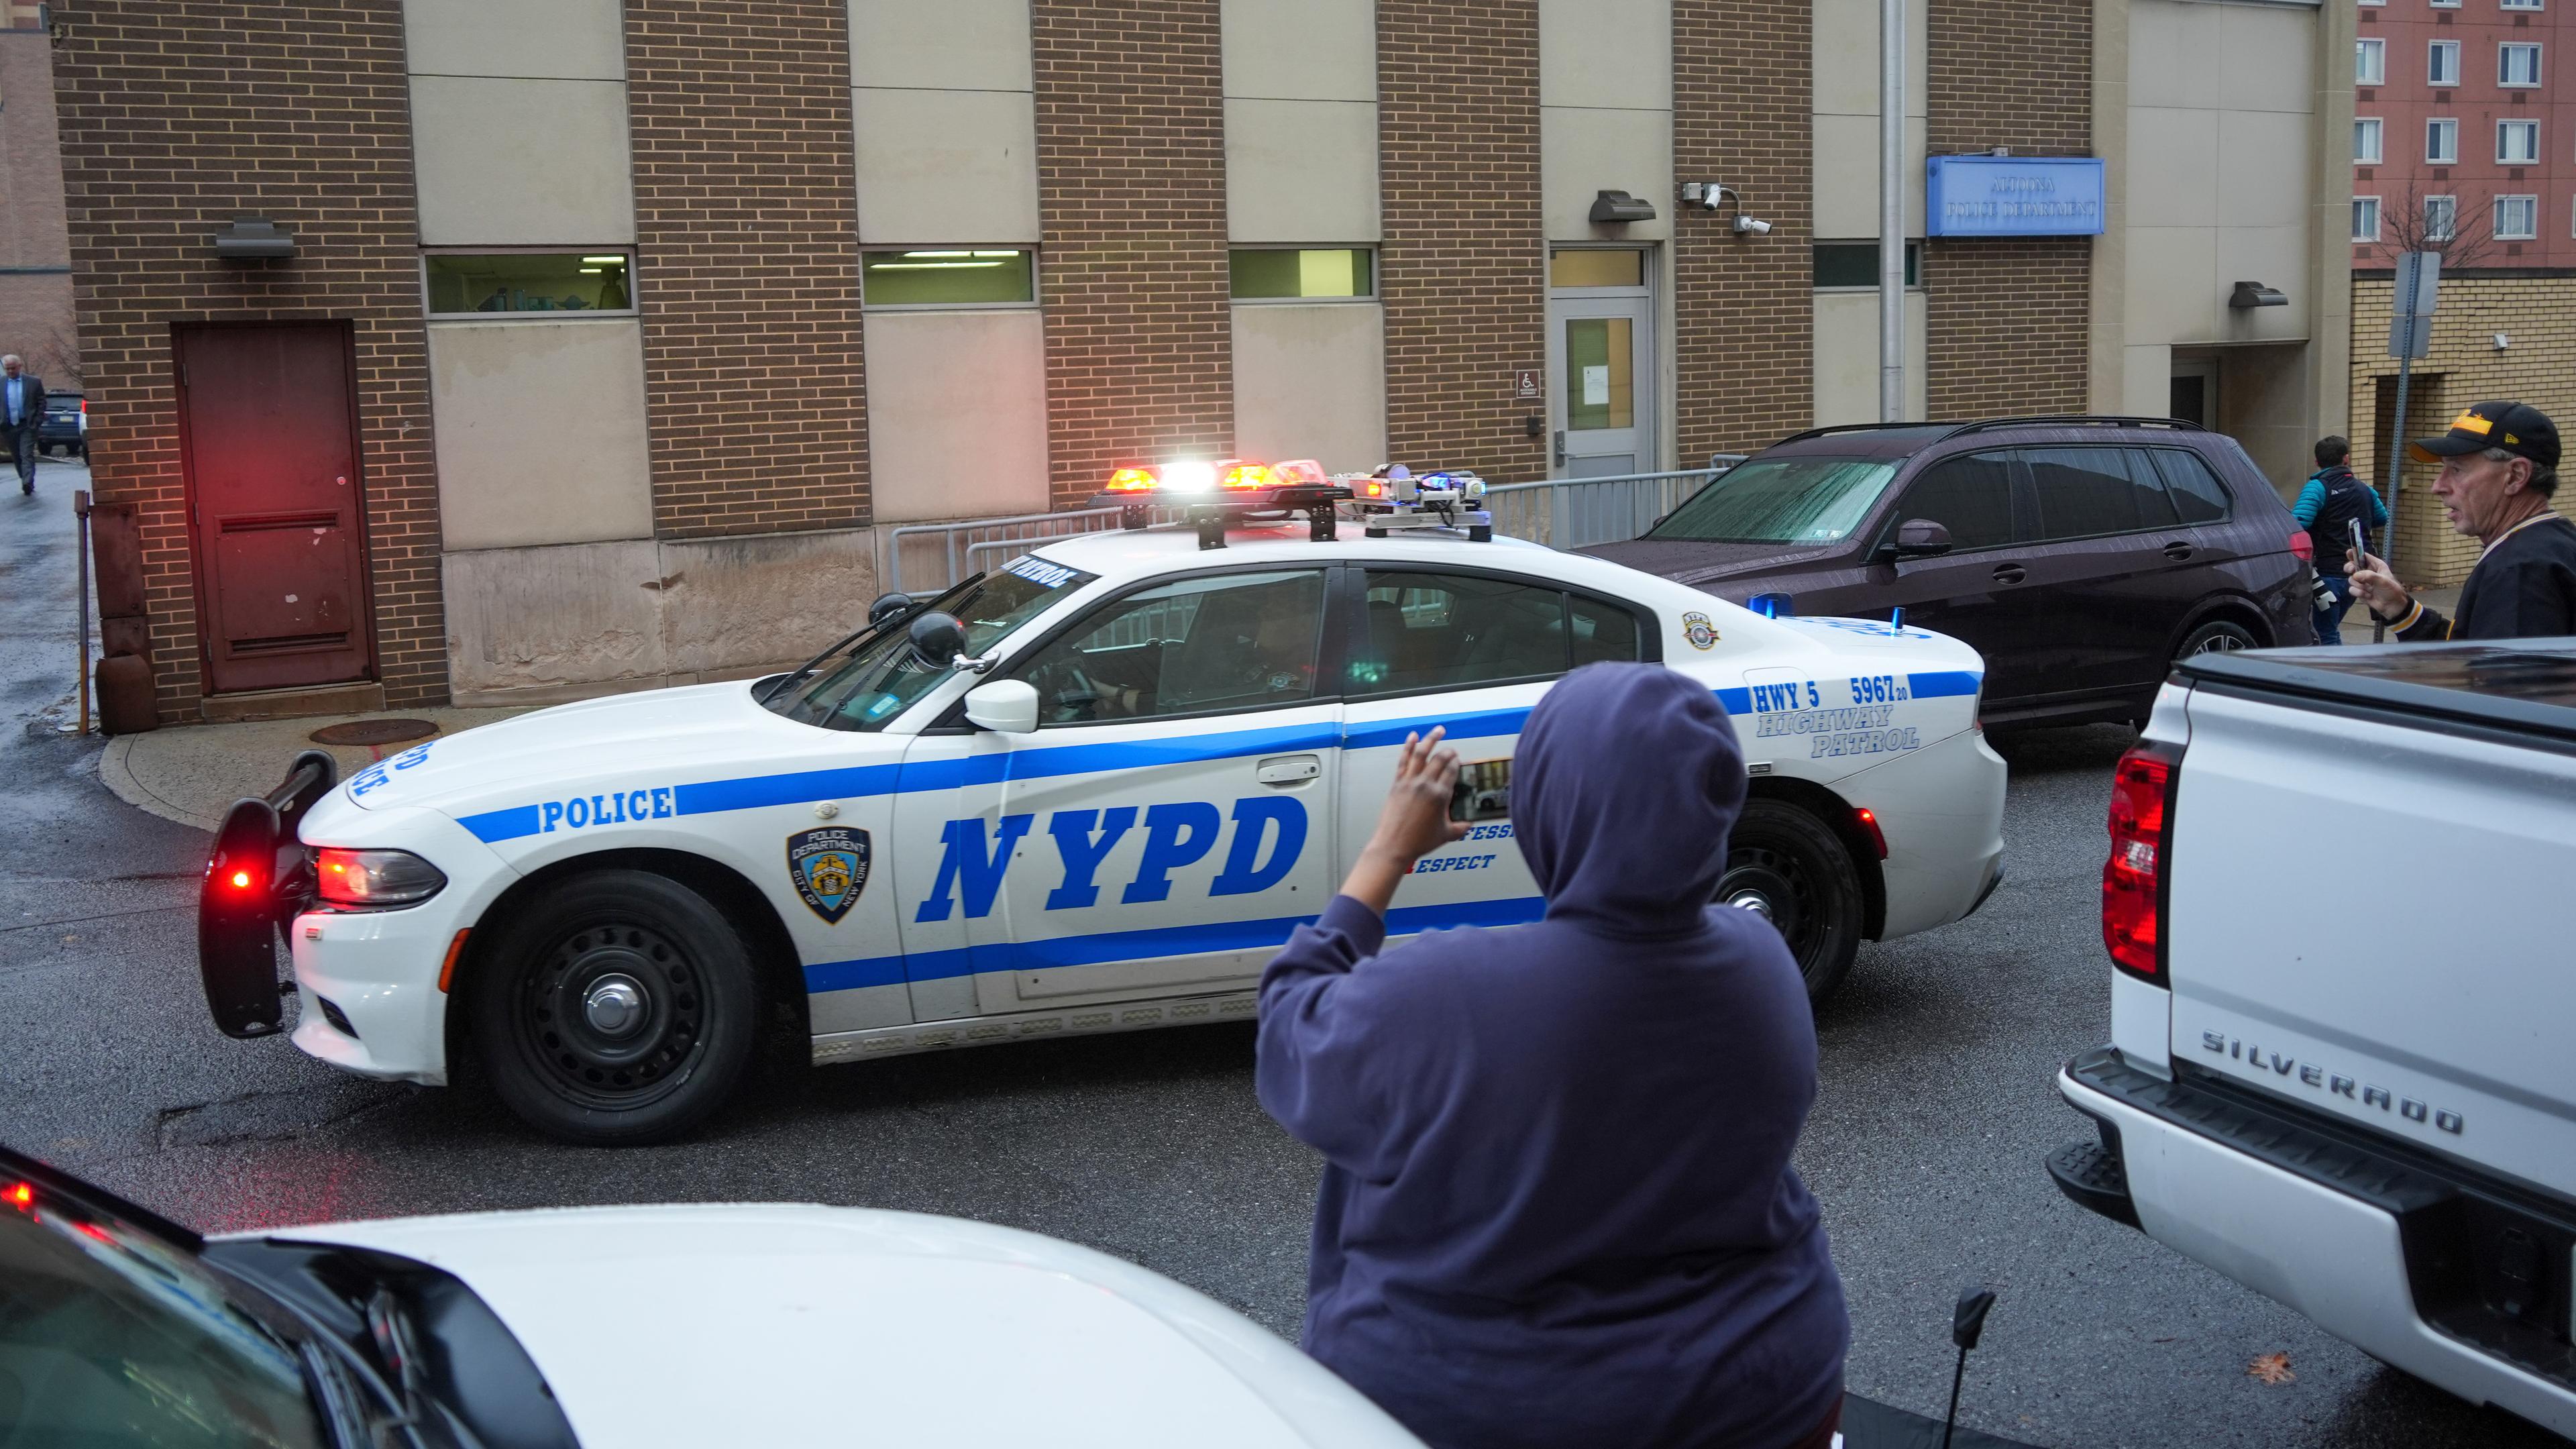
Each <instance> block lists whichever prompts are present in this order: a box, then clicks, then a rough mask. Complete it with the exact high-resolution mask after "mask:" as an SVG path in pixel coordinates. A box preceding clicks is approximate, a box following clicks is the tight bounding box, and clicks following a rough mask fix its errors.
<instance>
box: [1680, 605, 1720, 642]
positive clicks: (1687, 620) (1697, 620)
mask: <svg viewBox="0 0 2576 1449" xmlns="http://www.w3.org/2000/svg"><path fill="white" fill-rule="evenodd" d="M1682 637H1683V638H1685V639H1688V640H1689V641H1690V642H1691V647H1692V648H1693V649H1706V648H1708V647H1710V646H1711V645H1713V644H1715V643H1716V642H1717V625H1715V624H1713V623H1711V622H1709V617H1708V615H1706V614H1699V613H1691V614H1684V615H1682Z"/></svg>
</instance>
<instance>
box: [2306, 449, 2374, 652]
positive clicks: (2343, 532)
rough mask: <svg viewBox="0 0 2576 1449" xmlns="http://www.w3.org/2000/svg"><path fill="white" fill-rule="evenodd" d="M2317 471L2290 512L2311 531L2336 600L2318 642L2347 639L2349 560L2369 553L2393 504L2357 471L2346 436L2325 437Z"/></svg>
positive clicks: (2323, 618) (2322, 616)
mask: <svg viewBox="0 0 2576 1449" xmlns="http://www.w3.org/2000/svg"><path fill="white" fill-rule="evenodd" d="M2316 458H2317V471H2316V473H2315V475H2314V476H2312V477H2310V478H2309V479H2308V483H2307V486H2306V487H2304V488H2302V489H2300V490H2299V501H2298V502H2297V503H2295V504H2293V505H2291V508H2290V516H2291V517H2293V518H2295V519H2297V520H2298V521H2299V527H2301V528H2304V529H2306V530H2307V531H2308V538H2309V540H2310V542H2311V543H2312V544H2313V545H2314V546H2315V548H2316V565H2317V578H2318V580H2319V582H2321V583H2323V584H2324V585H2325V591H2326V593H2327V594H2328V595H2329V596H2331V597H2332V599H2333V600H2334V602H2332V603H2331V604H2328V603H2324V602H2323V601H2322V600H2321V601H2320V603H2319V607H2318V609H2317V642H2318V643H2320V644H2341V643H2342V642H2343V616H2344V611H2345V610H2347V609H2349V608H2351V607H2352V580H2351V578H2350V577H2349V576H2347V575H2346V573H2345V572H2344V565H2345V564H2346V563H2348V562H2350V561H2351V560H2353V559H2356V558H2359V557H2360V556H2361V555H2363V554H2364V553H2367V552H2369V530H2371V529H2374V528H2378V527H2380V526H2382V525H2384V524H2386V523H2387V522H2388V505H2387V504H2385V503H2382V502H2381V501H2380V500H2379V490H2378V489H2376V488H2373V487H2371V486H2370V485H2369V484H2367V483H2364V482H2362V481H2361V480H2360V479H2359V478H2356V477H2354V476H2353V471H2352V445H2351V444H2350V443H2347V442H2345V441H2344V440H2343V439H2341V438H2320V439H2318V440H2317V446H2316Z"/></svg>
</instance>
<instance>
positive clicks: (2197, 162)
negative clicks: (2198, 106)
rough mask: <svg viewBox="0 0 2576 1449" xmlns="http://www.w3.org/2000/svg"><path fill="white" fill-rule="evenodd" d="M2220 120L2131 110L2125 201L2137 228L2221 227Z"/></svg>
mask: <svg viewBox="0 0 2576 1449" xmlns="http://www.w3.org/2000/svg"><path fill="white" fill-rule="evenodd" d="M2218 117H2219V113H2218V112H2216V111H2209V110H2177V109H2175V108H2172V107H2169V106H2138V107H2133V108H2132V109H2131V110H2130V112H2129V149H2128V162H2129V165H2128V183H2129V185H2128V195H2127V196H2126V197H2125V198H2123V200H2124V201H2125V202H2126V204H2127V207H2128V212H2129V218H2130V220H2131V221H2132V222H2133V223H2136V224H2140V225H2146V226H2216V225H2218V223H2219V219H2220V211H2219V204H2218V172H2219V156H2218ZM2302 194H2304V193H2302Z"/></svg>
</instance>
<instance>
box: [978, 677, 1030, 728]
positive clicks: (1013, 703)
mask: <svg viewBox="0 0 2576 1449" xmlns="http://www.w3.org/2000/svg"><path fill="white" fill-rule="evenodd" d="M966 722H967V723H968V724H971V725H973V726H975V727H976V728H978V729H988V730H991V731H993V732H994V733H996V734H1005V735H1024V734H1028V733H1031V732H1032V731H1034V730H1036V729H1037V727H1038V689H1037V686H1036V685H1034V684H1031V683H1029V682H1028V681H1027V680H1025V679H996V680H994V681H993V682H992V683H990V684H979V685H977V686H975V687H974V688H973V689H970V690H968V691H966Z"/></svg>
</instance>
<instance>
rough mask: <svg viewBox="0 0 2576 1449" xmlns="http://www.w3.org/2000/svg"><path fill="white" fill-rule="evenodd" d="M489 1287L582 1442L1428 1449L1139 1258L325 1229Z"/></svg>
mask: <svg viewBox="0 0 2576 1449" xmlns="http://www.w3.org/2000/svg"><path fill="white" fill-rule="evenodd" d="M257 1236H267V1237H277V1238H288V1239H295V1240H299V1241H306V1242H318V1243H340V1244H348V1245H351V1246H357V1247H366V1248H375V1249H380V1250H382V1251H385V1252H389V1253H395V1254H399V1255H401V1256H403V1257H408V1258H413V1259H417V1260H419V1261H421V1262H425V1263H430V1264H434V1265H436V1266H437V1267H440V1268H443V1269H445V1270H446V1271H448V1272H450V1273H453V1274H455V1275H456V1276H457V1277H459V1278H461V1279H463V1280H464V1281H465V1282H466V1283H467V1284H468V1285H469V1286H470V1287H472V1288H473V1289H474V1291H475V1292H476V1293H477V1294H479V1295H481V1297H482V1298H483V1300H484V1301H485V1302H486V1303H487V1304H489V1305H490V1306H491V1308H492V1310H493V1312H495V1313H496V1314H498V1315H499V1316H500V1318H501V1320H502V1322H503V1323H505V1324H507V1325H508V1326H509V1328H510V1331H511V1332H512V1333H514V1334H516V1335H517V1336H518V1339H519V1342H520V1343H521V1344H522V1345H523V1346H524V1347H525V1348H526V1349H527V1352H528V1355H529V1357H530V1358H532V1359H534V1360H535V1361H536V1364H537V1367H538V1369H539V1370H540V1371H541V1372H543V1373H544V1374H545V1376H546V1380H547V1383H548V1384H549V1385H550V1386H551V1387H552V1388H553V1390H554V1393H555V1397H556V1399H557V1401H558V1402H560V1403H561V1404H562V1405H563V1408H564V1412H565V1415H566V1416H567V1417H568V1418H569V1419H570V1420H571V1421H572V1425H573V1430H574V1432H575V1433H577V1434H579V1435H580V1436H581V1441H582V1443H583V1444H584V1445H586V1446H589V1449H634V1446H658V1445H669V1446H673V1449H707V1446H709V1445H728V1444H741V1445H770V1444H777V1445H786V1444H811V1443H821V1442H827V1441H832V1442H839V1441H851V1440H863V1441H868V1442H878V1443H932V1442H936V1443H940V1444H945V1445H957V1446H969V1445H993V1446H997V1449H999V1446H1009V1449H1027V1446H1029V1445H1032V1444H1045V1445H1049V1446H1076V1445H1099V1446H1102V1449H1111V1446H1115V1449H1156V1446H1166V1445H1168V1446H1173V1449H1179V1446H1184V1445H1186V1446H1190V1449H1205V1446H1212V1445H1226V1446H1229V1449H1267V1446H1300V1445H1326V1444H1330V1445H1350V1446H1380V1445H1382V1446H1390V1449H1393V1446H1415V1449H1419V1442H1418V1441H1417V1440H1415V1439H1414V1438H1413V1437H1412V1436H1411V1435H1409V1434H1407V1433H1405V1432H1404V1430H1403V1429H1402V1428H1400V1427H1398V1426H1397V1425H1396V1423H1395V1422H1394V1421H1393V1420H1392V1419H1389V1418H1388V1417H1386V1415H1385V1414H1384V1413H1382V1412H1380V1411H1379V1410H1378V1409H1377V1408H1376V1407H1375V1406H1374V1405H1372V1404H1370V1403H1369V1402H1368V1401H1367V1400H1366V1399H1364V1398H1362V1397H1361V1396H1360V1395H1359V1394H1358V1393H1356V1392H1355V1391H1353V1390H1352V1389H1350V1388H1349V1387H1348V1386H1346V1385H1344V1384H1343V1383H1342V1382H1341V1381H1340V1380H1339V1379H1336V1378H1334V1377H1333V1376H1332V1375H1331V1374H1329V1373H1327V1372H1326V1371H1325V1370H1324V1369H1323V1368H1322V1367H1320V1366H1319V1365H1317V1364H1316V1363H1315V1362H1314V1361H1313V1360H1311V1359H1308V1358H1307V1357H1305V1356H1304V1355H1303V1354H1301V1353H1299V1352H1297V1351H1296V1350H1295V1349H1294V1348H1291V1347H1290V1346H1289V1345H1287V1344H1285V1343H1283V1342H1281V1341H1280V1340H1279V1339H1277V1338H1276V1337H1273V1336H1272V1335H1271V1334H1269V1333H1268V1332H1266V1331H1264V1330H1262V1329H1261V1328H1259V1327H1258V1326H1256V1325H1255V1324H1253V1323H1252V1322H1250V1321H1249V1320H1247V1319H1245V1318H1243V1317H1242V1316H1240V1315H1238V1314H1236V1313H1234V1312H1233V1311H1232V1310H1230V1309H1227V1308H1225V1307H1223V1306H1221V1305H1219V1304H1217V1303H1215V1302H1214V1301H1212V1300H1210V1299H1207V1298H1204V1297H1202V1296H1200V1295H1199V1294H1197V1293H1194V1292H1191V1291H1190V1290H1189V1289H1186V1288H1183V1287H1181V1286H1180V1285H1178V1284H1176V1283H1173V1282H1171V1281H1169V1280H1168V1279H1164V1278H1161V1277H1159V1276H1157V1275H1155V1274H1153V1273H1149V1272H1147V1271H1145V1270H1144V1269H1141V1268H1138V1267H1136V1266H1134V1265H1133V1264H1130V1263H1125V1262H1121V1261H1120V1260H1118V1259H1115V1258H1111V1257H1108V1256H1107V1255H1105V1254H1101V1253H1095V1252H1092V1251H1091V1250H1089V1249H1087V1248H1078V1247H1074V1246H1073V1245H1071V1244H1068V1243H1062V1242H1058V1241H1056V1240H1054V1239H1052V1238H1046V1237H1041V1236H1038V1235H1036V1234H1033V1233H1023V1232H1017V1231H1014V1230H1012V1229H1008V1228H997V1227H991V1226H988V1225H986V1224H981V1223H971V1222H964V1221H960V1220H957V1219H952V1218H939V1217H927V1216H922V1215H918V1214H913V1213H894V1212H878V1211H872V1210H866V1209H856V1208H826V1207H810V1206H802V1205H794V1204H763V1205H755V1206H726V1207H638V1208H585V1209H570V1210H562V1211H547V1212H515V1213H484V1214H474V1215H467V1216H458V1217H439V1218H401V1219H392V1220H388V1221H382V1222H366V1223H333V1224H328V1225H324V1226H319V1227H310V1228H295V1229H288V1230H285V1231H281V1232H275V1233H269V1234H263V1235H257Z"/></svg>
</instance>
